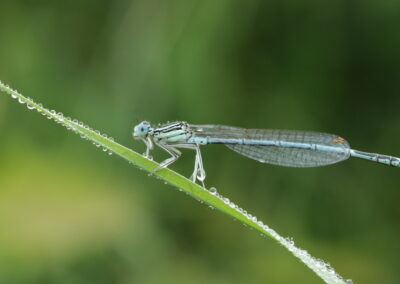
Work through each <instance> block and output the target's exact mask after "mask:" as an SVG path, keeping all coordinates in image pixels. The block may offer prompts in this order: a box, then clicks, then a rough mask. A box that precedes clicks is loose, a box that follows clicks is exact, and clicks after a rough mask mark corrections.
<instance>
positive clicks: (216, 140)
mask: <svg viewBox="0 0 400 284" xmlns="http://www.w3.org/2000/svg"><path fill="white" fill-rule="evenodd" d="M132 135H133V137H134V138H135V139H142V140H143V141H144V143H145V144H146V147H147V149H146V152H145V154H144V155H145V156H146V157H149V155H150V150H152V149H153V143H154V144H155V145H157V146H158V147H160V148H161V149H163V150H164V151H166V152H167V153H169V154H170V155H171V157H170V158H168V159H166V160H165V161H163V162H161V163H160V165H159V166H158V167H157V168H156V169H155V171H157V170H159V169H162V168H165V167H168V166H169V165H170V164H172V163H173V162H175V161H176V160H177V159H178V158H179V157H180V155H181V152H180V151H179V150H178V149H177V148H186V149H193V150H195V151H196V158H195V163H194V171H193V174H192V176H191V179H192V181H193V182H195V181H196V179H197V180H199V181H200V182H202V183H203V182H204V179H205V178H206V173H205V171H204V167H203V161H202V158H201V153H200V146H202V145H207V144H224V145H225V146H227V147H228V148H230V149H232V150H234V151H236V152H237V153H239V154H241V155H244V156H246V157H248V158H251V159H254V160H257V161H260V162H262V163H268V164H274V165H279V166H286V167H304V168H305V167H318V166H324V165H329V164H334V163H337V162H340V161H343V160H346V159H348V158H349V157H357V158H362V159H366V160H369V161H373V162H377V163H381V164H385V165H389V166H394V167H400V158H396V157H392V156H387V155H381V154H374V153H367V152H362V151H358V150H354V149H351V148H350V146H349V143H348V142H347V141H346V140H345V139H343V138H342V137H339V136H336V135H333V134H326V133H319V132H311V131H297V130H276V129H245V128H238V127H231V126H224V125H192V124H188V123H186V122H183V121H177V122H171V123H167V124H164V125H159V126H157V127H152V126H151V125H150V123H149V122H147V121H143V122H141V123H139V124H138V125H136V126H135V127H134V129H133V133H132Z"/></svg>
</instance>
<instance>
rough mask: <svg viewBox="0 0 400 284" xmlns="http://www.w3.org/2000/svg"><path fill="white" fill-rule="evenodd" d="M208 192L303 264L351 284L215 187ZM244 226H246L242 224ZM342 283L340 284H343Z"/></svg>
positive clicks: (327, 264) (348, 280) (327, 265)
mask: <svg viewBox="0 0 400 284" xmlns="http://www.w3.org/2000/svg"><path fill="white" fill-rule="evenodd" d="M208 192H210V193H211V194H212V195H214V196H216V197H217V198H218V199H220V200H221V201H223V202H224V203H225V204H226V205H228V206H229V207H231V208H232V209H234V210H235V211H237V212H239V213H240V214H241V215H243V216H244V217H246V219H248V220H249V221H251V222H253V223H255V224H257V225H258V226H259V227H260V228H261V229H262V230H263V231H265V232H266V233H267V234H268V235H272V236H273V237H274V238H275V239H276V240H278V241H279V243H280V244H282V245H283V246H285V247H286V248H288V249H289V251H291V252H292V253H293V254H295V255H296V256H298V257H299V258H301V259H302V260H303V261H304V262H307V263H308V264H312V266H313V267H318V269H319V270H320V271H324V273H326V274H327V275H330V276H332V277H334V278H339V279H340V280H341V282H342V281H343V282H344V283H347V284H352V283H353V281H352V280H351V279H342V277H341V276H340V275H338V274H337V273H336V272H335V270H334V269H333V267H332V266H331V265H330V264H329V263H326V262H325V261H323V260H320V259H316V258H314V257H313V256H311V255H310V254H309V253H308V252H307V251H305V250H303V249H300V248H298V247H296V246H295V243H294V240H293V239H292V238H290V237H287V238H284V237H282V236H280V235H279V234H278V233H277V232H275V231H274V230H273V229H271V228H270V227H268V226H267V225H265V224H264V223H263V222H262V221H260V220H257V217H256V216H253V215H251V214H250V213H248V212H247V211H246V210H244V209H243V208H240V207H239V206H238V205H236V204H235V203H233V202H232V201H230V200H229V198H227V197H224V196H222V195H221V194H219V193H218V192H217V189H216V188H215V187H210V188H209V189H208ZM209 207H210V208H211V209H214V208H213V207H212V206H209ZM244 226H246V225H245V224H244ZM261 236H262V237H265V235H264V234H261ZM343 282H342V283H343Z"/></svg>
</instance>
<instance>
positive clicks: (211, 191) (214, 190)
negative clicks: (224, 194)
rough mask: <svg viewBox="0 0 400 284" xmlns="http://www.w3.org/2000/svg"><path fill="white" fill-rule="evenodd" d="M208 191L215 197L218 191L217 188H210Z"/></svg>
mask: <svg viewBox="0 0 400 284" xmlns="http://www.w3.org/2000/svg"><path fill="white" fill-rule="evenodd" d="M208 191H209V192H210V193H211V194H212V195H215V194H216V193H217V189H216V188H215V187H210V188H209V189H208Z"/></svg>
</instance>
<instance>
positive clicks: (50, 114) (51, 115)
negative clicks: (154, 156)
mask: <svg viewBox="0 0 400 284" xmlns="http://www.w3.org/2000/svg"><path fill="white" fill-rule="evenodd" d="M5 88H7V89H9V90H11V91H10V92H8V93H9V94H10V95H11V97H12V98H13V99H17V100H18V102H19V103H20V104H26V107H27V108H28V109H29V110H36V111H38V112H39V113H41V114H42V115H44V116H46V117H47V118H48V119H52V120H54V121H55V122H56V123H58V124H60V125H63V126H65V127H66V128H67V129H68V130H71V131H73V132H75V133H76V134H79V135H80V136H81V138H83V139H86V140H91V139H90V137H89V136H88V135H87V134H86V133H85V132H84V131H82V130H81V129H80V128H84V129H85V130H88V131H91V132H94V133H96V134H98V135H101V136H102V137H103V138H105V139H108V140H110V141H112V142H114V138H112V137H108V136H107V135H106V134H101V132H100V131H99V130H94V129H93V128H91V127H89V126H88V125H85V124H84V123H83V122H81V121H78V120H76V119H71V118H70V117H65V116H64V114H63V113H62V112H58V113H57V112H56V111H55V110H49V109H47V108H45V107H43V105H42V104H37V103H35V102H34V101H33V100H32V99H31V98H25V97H23V96H22V95H20V94H18V92H17V91H15V90H12V89H11V88H10V87H8V86H5ZM16 94H18V95H16ZM92 143H93V144H94V145H95V146H96V147H98V148H100V147H101V146H102V145H101V144H100V143H98V142H95V141H92ZM102 149H103V151H104V152H107V153H108V154H109V155H112V151H111V150H110V149H108V148H107V147H106V146H104V145H103V148H102Z"/></svg>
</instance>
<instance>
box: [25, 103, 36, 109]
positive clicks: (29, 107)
mask: <svg viewBox="0 0 400 284" xmlns="http://www.w3.org/2000/svg"><path fill="white" fill-rule="evenodd" d="M26 107H27V108H28V109H30V110H32V109H34V108H35V106H34V105H31V104H30V103H28V104H26Z"/></svg>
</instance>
